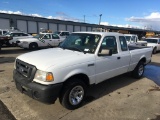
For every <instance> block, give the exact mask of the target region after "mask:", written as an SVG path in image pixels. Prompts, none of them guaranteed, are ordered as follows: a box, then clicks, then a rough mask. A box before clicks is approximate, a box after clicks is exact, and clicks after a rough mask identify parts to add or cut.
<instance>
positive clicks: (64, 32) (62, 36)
mask: <svg viewBox="0 0 160 120" xmlns="http://www.w3.org/2000/svg"><path fill="white" fill-rule="evenodd" d="M54 33H55V34H58V35H59V36H60V37H61V38H62V39H65V38H66V37H68V36H69V35H70V32H69V31H56V32H54Z"/></svg>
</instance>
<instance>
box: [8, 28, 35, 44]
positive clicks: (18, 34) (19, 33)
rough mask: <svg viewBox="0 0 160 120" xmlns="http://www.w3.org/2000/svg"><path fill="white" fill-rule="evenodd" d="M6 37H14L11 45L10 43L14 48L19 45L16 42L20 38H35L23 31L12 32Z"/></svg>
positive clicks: (10, 41)
mask: <svg viewBox="0 0 160 120" xmlns="http://www.w3.org/2000/svg"><path fill="white" fill-rule="evenodd" d="M5 36H7V37H12V39H11V40H9V43H10V45H12V46H16V45H17V44H16V41H17V40H18V39H19V38H21V39H22V38H31V37H33V36H32V35H30V34H27V33H25V32H22V31H11V32H7V33H6V34H5Z"/></svg>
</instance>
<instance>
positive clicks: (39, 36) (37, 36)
mask: <svg viewBox="0 0 160 120" xmlns="http://www.w3.org/2000/svg"><path fill="white" fill-rule="evenodd" d="M43 36H44V34H37V35H36V36H34V38H42V37H43Z"/></svg>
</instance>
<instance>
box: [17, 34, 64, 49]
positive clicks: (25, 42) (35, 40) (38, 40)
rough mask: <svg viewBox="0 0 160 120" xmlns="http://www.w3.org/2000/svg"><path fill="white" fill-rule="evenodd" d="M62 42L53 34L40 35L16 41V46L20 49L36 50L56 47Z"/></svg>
mask: <svg viewBox="0 0 160 120" xmlns="http://www.w3.org/2000/svg"><path fill="white" fill-rule="evenodd" d="M63 40H64V39H63V38H61V37H60V36H58V35H57V34H54V33H41V34H38V35H36V36H34V37H32V38H25V39H18V40H17V44H18V46H19V47H21V48H27V49H37V48H43V47H55V46H58V45H59V44H60V43H61V42H62V41H63Z"/></svg>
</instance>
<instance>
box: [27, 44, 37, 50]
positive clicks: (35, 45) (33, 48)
mask: <svg viewBox="0 0 160 120" xmlns="http://www.w3.org/2000/svg"><path fill="white" fill-rule="evenodd" d="M37 48H38V45H37V43H30V44H29V49H31V50H35V49H37Z"/></svg>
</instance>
